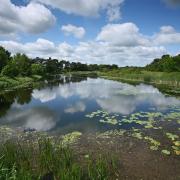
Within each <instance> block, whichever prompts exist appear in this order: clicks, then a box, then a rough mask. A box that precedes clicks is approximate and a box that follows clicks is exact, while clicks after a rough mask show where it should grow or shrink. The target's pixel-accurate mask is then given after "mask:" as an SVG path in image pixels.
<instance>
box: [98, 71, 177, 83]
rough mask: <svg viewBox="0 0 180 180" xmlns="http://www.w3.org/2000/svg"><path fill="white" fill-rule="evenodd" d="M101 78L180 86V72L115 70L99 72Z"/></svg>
mask: <svg viewBox="0 0 180 180" xmlns="http://www.w3.org/2000/svg"><path fill="white" fill-rule="evenodd" d="M98 75H99V76H102V77H106V78H110V79H116V80H118V79H119V80H129V81H137V82H146V83H155V84H168V85H172V86H180V73H179V72H172V73H167V72H150V71H139V72H137V71H134V72H133V71H125V70H114V71H106V72H99V73H98Z"/></svg>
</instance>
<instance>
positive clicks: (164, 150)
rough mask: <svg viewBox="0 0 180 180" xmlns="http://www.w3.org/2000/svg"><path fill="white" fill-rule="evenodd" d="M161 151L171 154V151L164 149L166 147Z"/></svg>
mask: <svg viewBox="0 0 180 180" xmlns="http://www.w3.org/2000/svg"><path fill="white" fill-rule="evenodd" d="M161 152H162V153H163V154H165V155H170V154H171V152H170V151H168V150H166V149H163V150H162V151H161Z"/></svg>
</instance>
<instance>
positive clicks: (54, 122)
mask: <svg viewBox="0 0 180 180" xmlns="http://www.w3.org/2000/svg"><path fill="white" fill-rule="evenodd" d="M179 116H180V100H179V99H178V98H176V97H171V96H167V95H165V94H163V93H162V92H160V90H158V89H157V88H155V87H153V86H152V85H145V84H139V85H131V84H127V83H121V82H116V81H112V80H106V79H102V78H88V77H74V76H61V78H59V79H58V81H57V82H46V83H45V84H44V85H43V87H41V88H39V89H32V88H28V89H27V88H25V89H18V90H15V91H7V92H5V93H3V94H1V95H0V125H7V126H10V127H18V128H19V127H20V128H23V129H28V128H30V129H34V130H37V131H46V132H49V133H55V134H66V133H69V132H73V131H80V132H82V133H96V132H104V131H107V130H111V129H126V130H128V129H131V128H144V126H146V128H148V126H149V129H150V128H154V126H153V125H152V123H151V124H150V123H148V124H146V122H145V121H146V119H148V122H149V119H150V118H151V119H152V118H154V119H153V120H154V121H157V122H158V121H161V120H162V119H164V118H165V117H169V119H171V120H172V119H173V118H174V122H176V123H174V122H173V123H170V125H168V127H169V128H170V129H173V130H174V128H176V129H177V132H178V130H179V129H178V128H179V121H178V120H179V119H178V118H179ZM138 120H139V121H138ZM140 120H142V123H141V122H140ZM157 122H155V123H157ZM171 122H172V121H171ZM157 127H158V126H157Z"/></svg>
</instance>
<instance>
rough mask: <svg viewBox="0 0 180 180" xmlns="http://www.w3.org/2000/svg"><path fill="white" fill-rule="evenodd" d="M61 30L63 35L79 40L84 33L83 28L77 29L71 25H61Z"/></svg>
mask: <svg viewBox="0 0 180 180" xmlns="http://www.w3.org/2000/svg"><path fill="white" fill-rule="evenodd" d="M61 30H62V31H63V32H64V33H65V35H67V36H69V35H73V36H74V37H76V38H79V39H81V38H83V37H84V35H85V33H86V31H85V29H84V28H83V27H77V26H74V25H72V24H68V25H63V26H62V27H61Z"/></svg>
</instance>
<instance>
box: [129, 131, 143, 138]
mask: <svg viewBox="0 0 180 180" xmlns="http://www.w3.org/2000/svg"><path fill="white" fill-rule="evenodd" d="M132 136H133V137H135V138H137V139H143V136H142V133H141V132H134V133H132Z"/></svg>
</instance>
